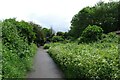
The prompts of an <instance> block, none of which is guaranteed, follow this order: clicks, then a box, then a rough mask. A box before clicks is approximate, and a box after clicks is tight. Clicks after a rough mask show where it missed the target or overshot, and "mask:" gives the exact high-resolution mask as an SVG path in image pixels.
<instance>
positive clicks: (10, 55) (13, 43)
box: [0, 21, 37, 78]
mask: <svg viewBox="0 0 120 80" xmlns="http://www.w3.org/2000/svg"><path fill="white" fill-rule="evenodd" d="M0 27H2V63H3V64H2V77H3V78H24V77H25V76H26V72H27V71H28V70H30V69H31V66H32V59H33V56H34V55H35V53H36V49H37V47H36V45H35V44H34V43H32V42H29V41H28V40H27V39H25V37H24V36H21V35H20V32H19V30H18V29H17V25H15V24H14V23H12V22H11V21H3V22H2V25H1V26H0ZM22 35H23V34H22ZM28 36H30V35H28ZM28 42H29V44H28Z"/></svg>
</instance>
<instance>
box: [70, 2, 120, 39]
mask: <svg viewBox="0 0 120 80" xmlns="http://www.w3.org/2000/svg"><path fill="white" fill-rule="evenodd" d="M118 5H119V3H118V2H109V3H104V2H99V3H98V4H96V5H95V6H93V7H85V8H83V9H82V10H81V11H79V12H78V14H75V15H74V16H73V18H72V20H71V27H70V31H69V35H70V36H72V37H74V38H78V37H80V36H81V34H82V32H83V30H84V29H85V28H86V27H87V26H88V25H97V26H100V27H101V28H102V29H103V30H104V33H108V32H111V31H116V30H118V29H120V27H118V24H117V23H118Z"/></svg>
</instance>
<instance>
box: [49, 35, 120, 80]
mask: <svg viewBox="0 0 120 80" xmlns="http://www.w3.org/2000/svg"><path fill="white" fill-rule="evenodd" d="M110 36H111V37H110ZM108 37H109V38H108ZM55 44H56V45H55ZM53 45H54V46H52V45H51V47H50V48H49V51H48V52H49V54H50V55H51V57H52V58H53V59H54V61H55V62H56V63H57V64H58V65H59V66H60V68H61V69H62V70H63V72H64V73H65V76H66V78H81V79H86V80H89V79H93V80H96V79H99V80H101V79H102V80H105V79H106V80H111V79H112V80H114V79H118V78H120V76H119V74H120V69H119V67H120V65H119V53H118V36H117V35H114V33H109V34H108V35H106V37H104V38H103V39H102V40H100V41H97V42H94V43H89V44H86V43H83V44H79V45H78V44H77V43H67V44H62V43H54V44H53Z"/></svg>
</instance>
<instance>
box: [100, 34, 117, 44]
mask: <svg viewBox="0 0 120 80" xmlns="http://www.w3.org/2000/svg"><path fill="white" fill-rule="evenodd" d="M100 42H112V43H118V42H119V36H118V35H116V33H114V32H110V33H108V34H102V40H100Z"/></svg>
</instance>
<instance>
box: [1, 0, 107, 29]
mask: <svg viewBox="0 0 120 80" xmlns="http://www.w3.org/2000/svg"><path fill="white" fill-rule="evenodd" d="M99 1H100V0H0V20H3V19H6V18H13V17H15V18H17V20H25V21H33V22H35V23H37V24H40V25H41V26H43V27H48V28H49V27H52V28H53V29H54V30H55V31H67V30H69V27H70V21H71V19H72V17H73V16H74V15H75V14H76V13H78V11H80V10H81V9H82V8H84V7H86V6H93V5H95V4H96V3H97V2H99ZM104 1H109V0H104Z"/></svg>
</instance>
